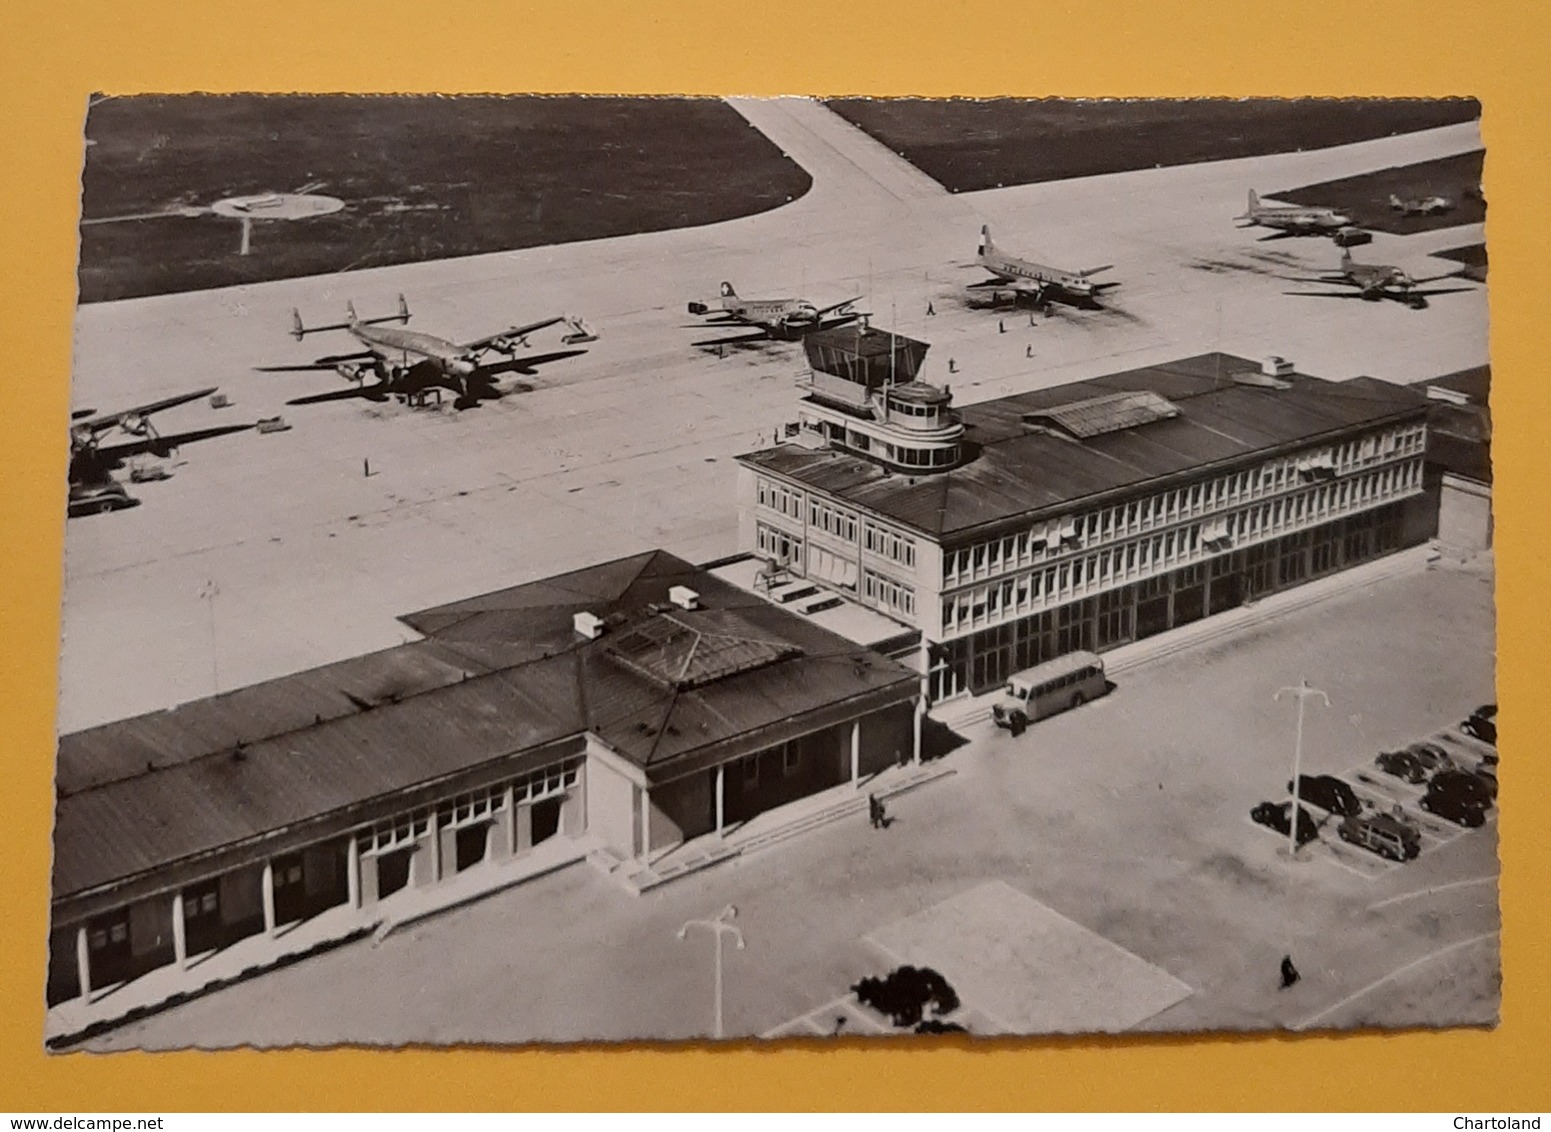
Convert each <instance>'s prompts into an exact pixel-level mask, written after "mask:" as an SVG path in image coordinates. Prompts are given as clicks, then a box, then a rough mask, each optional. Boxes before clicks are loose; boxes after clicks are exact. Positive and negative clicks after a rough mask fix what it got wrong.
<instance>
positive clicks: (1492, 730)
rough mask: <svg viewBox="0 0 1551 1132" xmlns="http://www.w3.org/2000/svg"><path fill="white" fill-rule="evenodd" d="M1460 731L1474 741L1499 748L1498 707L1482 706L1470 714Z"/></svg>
mask: <svg viewBox="0 0 1551 1132" xmlns="http://www.w3.org/2000/svg"><path fill="white" fill-rule="evenodd" d="M1459 729H1460V730H1461V731H1463V732H1464V733H1465V734H1466V735H1469V736H1470V737H1471V738H1472V739H1479V740H1481V742H1483V743H1490V744H1492V746H1494V747H1495V746H1497V705H1496V704H1482V705H1481V706H1480V707H1478V708H1476V710H1475V711H1473V712H1471V713H1470V718H1469V719H1467V720H1465V722H1463V723H1461V724H1460V725H1459Z"/></svg>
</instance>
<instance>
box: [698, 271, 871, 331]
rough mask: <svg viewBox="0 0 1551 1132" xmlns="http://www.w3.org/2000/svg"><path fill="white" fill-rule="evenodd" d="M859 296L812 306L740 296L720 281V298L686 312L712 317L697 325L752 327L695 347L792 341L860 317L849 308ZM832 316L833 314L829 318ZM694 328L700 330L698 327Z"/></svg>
mask: <svg viewBox="0 0 1551 1132" xmlns="http://www.w3.org/2000/svg"><path fill="white" fill-rule="evenodd" d="M860 301H861V296H859V295H858V296H857V297H856V298H854V299H847V300H845V302H843V303H835V304H834V305H833V306H828V307H820V306H815V305H814V304H813V303H811V302H809V301H808V300H807V299H742V298H739V297H738V293H737V292H736V291H734V290H733V289H732V284H731V283H723V284H722V293H721V297H720V298H719V299H716V300H714V301H713V302H712V303H701V302H692V303H690V304H689V313H690V314H694V315H703V314H708V315H711V316H712V317H711V318H710V319H709V320H708V321H706V322H703V323H700V324H699V325H700V326H738V327H743V328H744V329H745V330H752V331H754V333H752V334H739V335H734V336H732V337H730V338H709V339H706V340H705V341H701V342H695V343H692V345H695V346H733V345H737V344H738V343H740V342H795V341H796V340H797V339H799V338H802V337H803V336H804V335H807V334H812V333H813V332H814V331H815V330H833V329H834V328H835V327H837V326H846V325H848V324H849V323H853V322H855V321H856V320H857V319H859V318H861V317H862V315H861V313H860V312H858V311H855V310H853V309H852V308H853V307H854V306H855V305H856V304H857V303H858V302H860ZM830 316H833V317H830ZM693 329H699V326H697V327H694V328H693Z"/></svg>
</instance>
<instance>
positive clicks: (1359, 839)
mask: <svg viewBox="0 0 1551 1132" xmlns="http://www.w3.org/2000/svg"><path fill="white" fill-rule="evenodd" d="M1396 809H1397V810H1398V809H1399V807H1398V806H1397V807H1396ZM1336 835H1337V836H1338V837H1340V838H1341V840H1342V841H1346V842H1349V843H1350V844H1353V845H1360V846H1362V847H1363V848H1364V849H1367V850H1369V851H1370V852H1373V853H1377V854H1378V855H1379V856H1381V857H1388V858H1389V859H1390V860H1392V861H1409V860H1411V859H1412V858H1414V857H1415V856H1416V855H1417V854H1418V853H1420V852H1421V851H1422V834H1421V831H1420V830H1418V829H1417V828H1416V826H1414V825H1412V824H1411V823H1410V822H1408V821H1406V820H1405V819H1404V818H1401V817H1399V816H1398V815H1397V814H1395V813H1393V812H1392V813H1382V812H1373V813H1365V814H1356V815H1353V816H1352V817H1349V818H1346V819H1345V820H1344V821H1342V822H1341V824H1340V825H1339V826H1337V827H1336Z"/></svg>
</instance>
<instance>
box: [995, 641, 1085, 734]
mask: <svg viewBox="0 0 1551 1132" xmlns="http://www.w3.org/2000/svg"><path fill="white" fill-rule="evenodd" d="M1107 691H1109V681H1107V680H1106V679H1105V678H1104V661H1103V659H1102V658H1101V657H1099V656H1098V655H1097V654H1095V653H1091V652H1085V651H1083V650H1081V649H1079V650H1077V651H1076V652H1069V653H1066V654H1065V655H1064V656H1058V657H1056V658H1055V659H1054V660H1047V661H1046V662H1045V663H1044V664H1041V665H1037V666H1036V667H1034V668H1030V669H1026V670H1025V671H1023V672H1019V673H1017V674H1016V675H1015V676H1013V677H1012V679H1010V680H1008V681H1007V686H1006V687H1005V688H1004V689H1002V696H1001V699H999V700H998V701H997V702H996V704H995V705H994V706H993V707H992V708H991V718H992V719H993V720H995V722H996V725H997V726H998V727H1005V728H1007V729H1008V730H1009V731H1011V732H1012V733H1013V734H1014V735H1021V734H1022V733H1023V729H1024V728H1025V727H1027V726H1028V725H1029V724H1030V723H1032V722H1033V721H1034V720H1036V719H1044V718H1045V717H1046V716H1047V715H1055V714H1056V713H1057V712H1062V711H1067V710H1068V709H1070V708H1074V707H1077V706H1079V705H1080V704H1084V703H1087V702H1088V701H1089V700H1092V699H1096V698H1097V697H1099V696H1102V695H1103V694H1104V693H1105V692H1107Z"/></svg>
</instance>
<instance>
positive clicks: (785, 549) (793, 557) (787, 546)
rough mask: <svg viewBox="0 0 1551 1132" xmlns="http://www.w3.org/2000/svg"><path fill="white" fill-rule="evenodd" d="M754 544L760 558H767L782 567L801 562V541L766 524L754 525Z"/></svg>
mask: <svg viewBox="0 0 1551 1132" xmlns="http://www.w3.org/2000/svg"><path fill="white" fill-rule="evenodd" d="M754 542H755V546H756V547H757V548H758V550H759V554H760V557H761V558H769V559H771V560H773V561H775V562H779V563H782V564H783V565H790V564H791V563H793V562H798V563H800V562H801V561H802V539H800V538H797V537H795V536H793V535H789V534H787V533H786V532H785V531H783V530H781V528H779V527H772V526H770V525H769V524H768V523H756V524H755V527H754Z"/></svg>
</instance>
